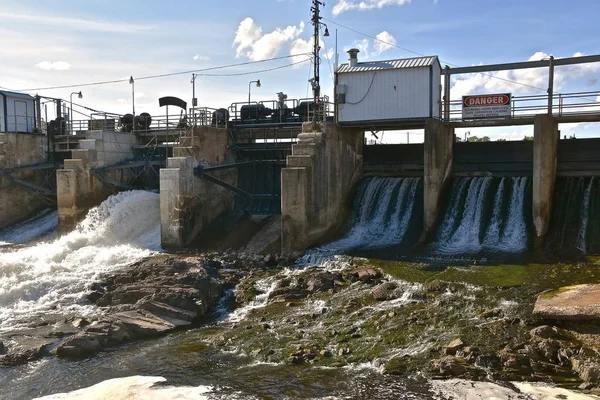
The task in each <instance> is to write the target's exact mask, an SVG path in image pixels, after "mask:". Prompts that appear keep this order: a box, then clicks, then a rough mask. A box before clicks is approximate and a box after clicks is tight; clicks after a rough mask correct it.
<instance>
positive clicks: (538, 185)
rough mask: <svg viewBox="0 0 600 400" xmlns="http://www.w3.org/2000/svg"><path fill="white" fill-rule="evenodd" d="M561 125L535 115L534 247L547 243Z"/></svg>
mask: <svg viewBox="0 0 600 400" xmlns="http://www.w3.org/2000/svg"><path fill="white" fill-rule="evenodd" d="M558 135H559V133H558V124H557V122H556V120H555V119H554V118H553V117H552V116H551V115H536V116H535V120H534V127H533V210H532V211H533V226H534V228H535V243H534V245H535V247H536V248H539V247H541V245H542V244H543V242H544V239H545V238H546V235H547V233H548V228H549V225H550V215H551V211H552V199H553V196H554V182H555V181H556V167H557V146H558Z"/></svg>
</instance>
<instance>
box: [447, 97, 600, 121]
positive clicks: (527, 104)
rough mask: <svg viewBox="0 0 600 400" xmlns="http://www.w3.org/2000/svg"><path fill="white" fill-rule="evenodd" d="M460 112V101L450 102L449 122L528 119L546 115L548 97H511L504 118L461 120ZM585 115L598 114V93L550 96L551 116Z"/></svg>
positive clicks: (599, 110)
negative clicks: (508, 109) (508, 108)
mask: <svg viewBox="0 0 600 400" xmlns="http://www.w3.org/2000/svg"><path fill="white" fill-rule="evenodd" d="M462 111H463V103H462V100H452V101H450V108H449V116H450V118H449V121H450V122H453V121H463V120H486V119H513V118H514V119H517V118H528V117H533V116H535V115H537V114H547V113H548V96H547V95H531V96H513V97H512V99H511V113H510V116H505V117H487V118H463V117H462ZM586 114H600V91H593V92H574V93H557V94H554V95H553V96H552V115H554V116H564V115H586Z"/></svg>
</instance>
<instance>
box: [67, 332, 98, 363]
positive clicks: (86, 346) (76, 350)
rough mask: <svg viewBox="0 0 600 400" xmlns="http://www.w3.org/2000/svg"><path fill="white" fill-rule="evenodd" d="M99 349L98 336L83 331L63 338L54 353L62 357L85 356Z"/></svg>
mask: <svg viewBox="0 0 600 400" xmlns="http://www.w3.org/2000/svg"><path fill="white" fill-rule="evenodd" d="M101 350H102V344H101V343H100V340H99V339H98V336H96V335H93V334H89V333H84V334H80V335H76V336H72V337H70V338H68V339H67V340H65V341H64V342H63V343H61V344H60V345H59V346H58V348H57V349H56V354H57V355H58V356H59V357H64V358H85V357H89V356H91V355H94V354H96V353H98V352H100V351H101Z"/></svg>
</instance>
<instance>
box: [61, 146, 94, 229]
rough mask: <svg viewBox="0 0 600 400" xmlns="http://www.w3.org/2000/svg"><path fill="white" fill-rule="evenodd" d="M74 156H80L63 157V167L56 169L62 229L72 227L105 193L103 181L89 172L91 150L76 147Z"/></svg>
mask: <svg viewBox="0 0 600 400" xmlns="http://www.w3.org/2000/svg"><path fill="white" fill-rule="evenodd" d="M77 156H78V157H81V158H77V159H68V160H65V164H64V168H63V169H59V170H57V171H56V201H57V209H58V225H59V228H60V230H62V231H67V230H70V229H73V228H74V227H75V226H76V225H77V223H78V222H79V221H81V220H82V219H83V218H84V217H85V215H86V213H87V211H88V210H89V208H90V207H93V206H94V205H97V204H98V203H99V202H100V201H102V200H101V199H103V197H104V195H103V194H102V184H101V183H100V182H98V181H97V180H96V179H94V177H93V176H92V175H91V173H90V162H91V159H92V154H90V151H86V150H78V151H77Z"/></svg>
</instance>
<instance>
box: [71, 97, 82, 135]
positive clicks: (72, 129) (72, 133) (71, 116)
mask: <svg viewBox="0 0 600 400" xmlns="http://www.w3.org/2000/svg"><path fill="white" fill-rule="evenodd" d="M74 94H76V95H77V97H78V98H80V99H82V98H83V93H81V90H80V91H79V92H73V93H71V94H70V95H69V100H70V106H71V109H70V110H69V124H70V125H71V135H72V134H73V95H74Z"/></svg>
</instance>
